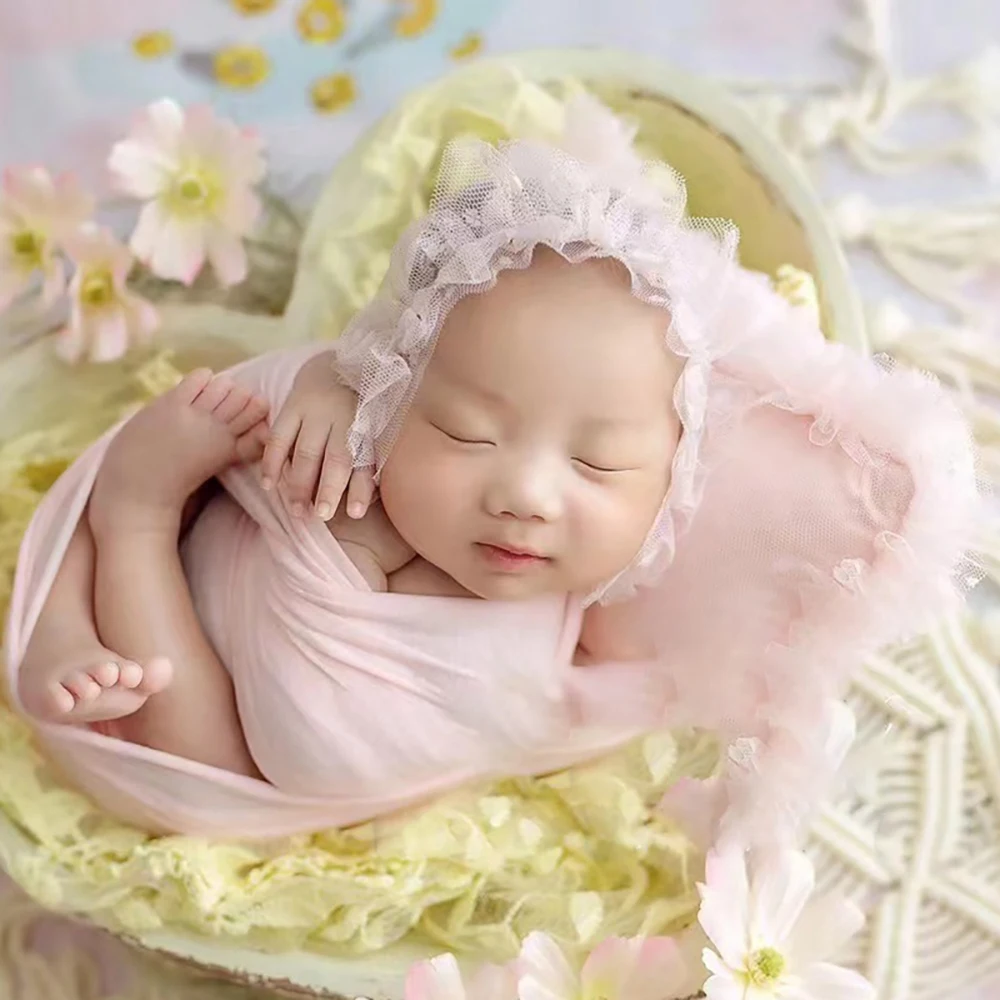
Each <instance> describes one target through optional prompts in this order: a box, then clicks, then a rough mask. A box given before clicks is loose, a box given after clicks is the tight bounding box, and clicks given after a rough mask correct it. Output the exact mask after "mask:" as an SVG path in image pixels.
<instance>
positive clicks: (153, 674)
mask: <svg viewBox="0 0 1000 1000" xmlns="http://www.w3.org/2000/svg"><path fill="white" fill-rule="evenodd" d="M173 676H174V668H173V666H172V664H171V663H170V661H169V660H168V659H165V658H164V657H162V656H158V657H155V658H154V659H152V660H150V661H149V663H147V664H146V666H145V667H143V669H142V682H141V683H140V684H139V687H138V692H139V693H140V694H159V693H160V692H161V691H163V690H164V689H165V688H166V687H168V686H169V684H170V682H171V680H173Z"/></svg>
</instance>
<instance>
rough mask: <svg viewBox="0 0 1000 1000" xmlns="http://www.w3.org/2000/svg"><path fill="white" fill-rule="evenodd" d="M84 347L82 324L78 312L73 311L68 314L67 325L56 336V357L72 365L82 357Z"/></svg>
mask: <svg viewBox="0 0 1000 1000" xmlns="http://www.w3.org/2000/svg"><path fill="white" fill-rule="evenodd" d="M86 346H87V345H86V343H85V342H84V331H83V323H82V322H81V319H80V314H79V312H78V311H77V310H74V311H73V312H72V313H71V314H70V321H69V323H68V324H67V325H66V326H64V327H63V328H62V329H61V330H60V331H59V332H58V333H57V334H56V339H55V352H56V355H57V357H59V358H61V359H62V360H63V361H65V362H67V363H68V364H71V365H74V364H76V363H77V361H79V360H80V358H82V357H83V353H84V350H85V349H86Z"/></svg>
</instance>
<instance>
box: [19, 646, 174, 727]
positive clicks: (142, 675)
mask: <svg viewBox="0 0 1000 1000" xmlns="http://www.w3.org/2000/svg"><path fill="white" fill-rule="evenodd" d="M31 652H32V655H33V657H35V658H37V657H38V656H39V655H45V652H49V653H51V654H54V655H58V654H57V653H56V651H54V650H50V651H43V650H32V651H31ZM172 676H173V670H172V668H171V665H170V661H169V660H165V659H163V658H159V659H153V660H150V661H149V663H147V664H146V665H145V666H141V665H140V664H138V663H133V662H131V661H130V660H123V659H121V658H120V657H117V656H115V654H114V653H112V652H111V651H110V650H108V649H105V648H104V647H103V646H101V645H100V644H98V643H97V642H96V641H95V642H93V643H92V644H91V645H90V646H88V647H86V648H80V647H77V648H74V649H73V650H72V651H68V655H67V653H66V652H64V653H63V658H62V659H60V660H49V661H48V662H46V663H45V664H41V663H39V664H37V665H36V666H35V667H32V665H31V664H28V663H25V664H22V673H21V683H20V687H19V694H20V696H21V701H22V702H23V704H24V708H25V710H26V711H27V712H28V713H29V714H30V715H31V716H32V717H33V718H36V719H39V720H40V721H42V722H66V723H90V722H107V721H110V720H112V719H122V718H125V717H126V716H128V715H132V714H133V713H134V712H138V711H139V709H140V708H142V706H143V705H144V704H145V703H146V700H147V699H148V698H149V697H150V696H151V695H154V694H159V692H161V691H163V690H164V689H165V688H166V687H167V686H168V685H169V684H170V681H171V678H172Z"/></svg>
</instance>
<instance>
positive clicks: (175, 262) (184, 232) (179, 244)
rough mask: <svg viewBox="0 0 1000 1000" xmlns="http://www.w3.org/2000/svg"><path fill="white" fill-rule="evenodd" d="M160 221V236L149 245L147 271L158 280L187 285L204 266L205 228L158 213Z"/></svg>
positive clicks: (195, 223)
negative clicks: (172, 280) (157, 276)
mask: <svg viewBox="0 0 1000 1000" xmlns="http://www.w3.org/2000/svg"><path fill="white" fill-rule="evenodd" d="M160 218H161V221H162V224H161V226H160V234H159V238H158V239H157V241H156V243H155V244H154V246H153V253H152V256H151V257H150V259H149V268H150V270H151V271H152V272H153V273H154V274H157V275H159V276H160V277H161V278H172V279H174V280H175V281H182V282H183V283H184V284H185V285H190V284H191V283H192V282H193V281H194V279H195V278H196V277H198V272H199V271H200V270H201V269H202V266H203V265H204V263H205V227H204V226H203V225H201V224H200V223H197V222H186V221H182V220H181V219H178V218H177V217H176V216H172V215H163V214H161V216H160ZM137 253H138V252H137Z"/></svg>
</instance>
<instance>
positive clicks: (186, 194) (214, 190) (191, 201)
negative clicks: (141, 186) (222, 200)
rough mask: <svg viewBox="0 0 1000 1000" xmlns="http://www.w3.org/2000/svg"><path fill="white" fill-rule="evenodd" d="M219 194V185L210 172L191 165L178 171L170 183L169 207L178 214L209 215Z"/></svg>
mask: <svg viewBox="0 0 1000 1000" xmlns="http://www.w3.org/2000/svg"><path fill="white" fill-rule="evenodd" d="M219 194H220V191H219V186H218V184H216V183H215V179H214V178H213V177H212V175H211V173H210V172H208V171H207V170H205V169H203V168H201V167H197V166H196V167H189V168H188V169H186V170H182V171H181V172H180V173H178V174H177V176H176V177H175V178H174V182H173V184H171V185H170V188H169V190H168V193H167V201H168V207H169V209H170V211H171V212H173V213H174V214H176V215H182V216H196V215H207V214H208V213H210V212H212V211H213V209H214V208H215V204H216V202H217V200H218V196H219Z"/></svg>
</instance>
